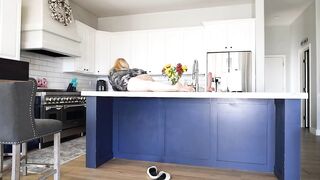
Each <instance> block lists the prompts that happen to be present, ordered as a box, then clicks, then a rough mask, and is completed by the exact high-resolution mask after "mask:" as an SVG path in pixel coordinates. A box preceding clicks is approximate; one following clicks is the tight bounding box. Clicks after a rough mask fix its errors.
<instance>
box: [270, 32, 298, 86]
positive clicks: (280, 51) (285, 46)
mask: <svg viewBox="0 0 320 180" xmlns="http://www.w3.org/2000/svg"><path fill="white" fill-rule="evenodd" d="M265 37H266V38H265V50H266V51H265V54H266V56H267V55H285V56H286V91H287V92H290V91H291V90H290V85H291V82H292V81H293V80H294V79H293V78H292V77H291V68H290V66H291V62H290V59H291V48H290V46H291V30H290V26H266V27H265Z"/></svg>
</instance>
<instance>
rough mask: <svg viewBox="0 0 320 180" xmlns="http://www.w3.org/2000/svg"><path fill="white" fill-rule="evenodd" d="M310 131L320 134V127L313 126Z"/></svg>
mask: <svg viewBox="0 0 320 180" xmlns="http://www.w3.org/2000/svg"><path fill="white" fill-rule="evenodd" d="M310 132H311V133H312V134H314V135H316V136H320V129H316V128H313V127H311V128H310Z"/></svg>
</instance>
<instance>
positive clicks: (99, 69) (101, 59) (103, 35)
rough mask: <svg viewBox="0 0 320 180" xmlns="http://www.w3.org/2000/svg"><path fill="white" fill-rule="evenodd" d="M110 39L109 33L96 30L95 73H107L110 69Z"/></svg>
mask: <svg viewBox="0 0 320 180" xmlns="http://www.w3.org/2000/svg"><path fill="white" fill-rule="evenodd" d="M110 39H111V33H109V32H105V31H96V42H95V43H96V45H95V74H96V75H107V74H109V70H110V69H111V66H112V65H111V62H110Z"/></svg>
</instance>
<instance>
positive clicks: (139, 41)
mask: <svg viewBox="0 0 320 180" xmlns="http://www.w3.org/2000/svg"><path fill="white" fill-rule="evenodd" d="M148 49H149V48H148V32H147V31H141V32H140V31H139V32H133V33H132V65H131V66H132V67H135V68H139V69H143V70H146V71H147V70H148V53H147V52H148Z"/></svg>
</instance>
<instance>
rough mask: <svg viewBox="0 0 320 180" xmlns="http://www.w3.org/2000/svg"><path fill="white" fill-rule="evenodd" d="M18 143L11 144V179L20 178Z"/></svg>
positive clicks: (17, 179) (16, 179)
mask: <svg viewBox="0 0 320 180" xmlns="http://www.w3.org/2000/svg"><path fill="white" fill-rule="evenodd" d="M20 146H21V145H20V144H13V145H12V170H11V171H12V172H11V180H19V179H20Z"/></svg>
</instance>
